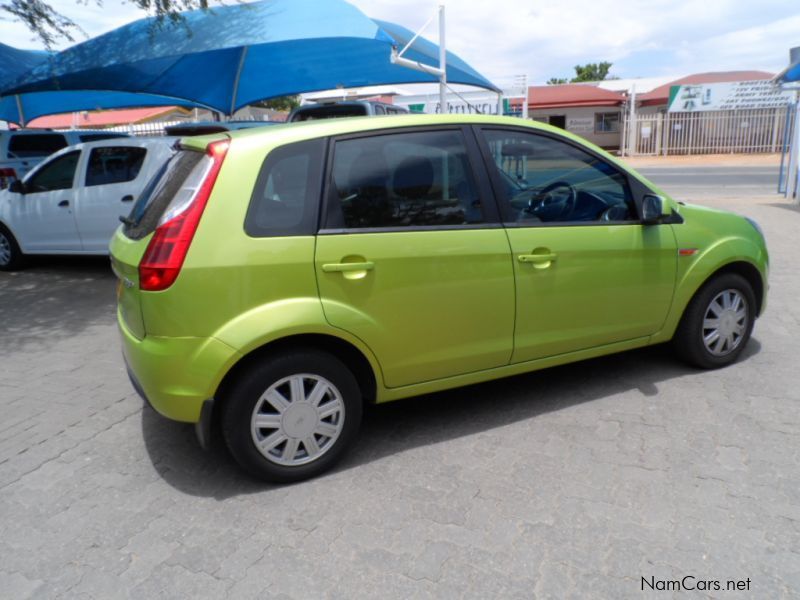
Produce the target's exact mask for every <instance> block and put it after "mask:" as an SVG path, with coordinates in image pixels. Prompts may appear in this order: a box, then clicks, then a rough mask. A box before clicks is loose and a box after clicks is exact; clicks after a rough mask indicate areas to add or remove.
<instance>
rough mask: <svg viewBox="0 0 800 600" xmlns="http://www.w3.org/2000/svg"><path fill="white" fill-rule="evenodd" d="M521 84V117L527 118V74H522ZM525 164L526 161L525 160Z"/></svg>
mask: <svg viewBox="0 0 800 600" xmlns="http://www.w3.org/2000/svg"><path fill="white" fill-rule="evenodd" d="M522 86H523V87H524V88H525V100H524V102H523V104H522V118H523V119H525V120H526V121H527V120H528V76H527V75H523V76H522ZM526 164H527V161H526Z"/></svg>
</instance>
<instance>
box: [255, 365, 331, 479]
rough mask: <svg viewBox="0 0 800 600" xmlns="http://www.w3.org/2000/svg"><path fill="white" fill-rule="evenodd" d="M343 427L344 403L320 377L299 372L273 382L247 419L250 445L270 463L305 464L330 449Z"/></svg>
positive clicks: (285, 464)
mask: <svg viewBox="0 0 800 600" xmlns="http://www.w3.org/2000/svg"><path fill="white" fill-rule="evenodd" d="M343 426H344V402H342V396H341V394H340V393H339V390H337V389H336V386H335V385H333V384H332V383H331V382H330V381H328V380H327V379H325V378H324V377H321V376H319V375H312V374H309V373H299V374H297V375H291V376H289V377H284V378H283V379H281V380H280V381H277V382H276V383H273V384H272V385H271V386H269V388H268V389H267V391H266V392H264V393H263V394H262V395H261V397H260V398H259V399H258V402H256V406H255V408H254V409H253V415H252V417H251V419H250V431H251V434H252V437H253V442H254V443H255V445H256V448H258V450H259V452H261V454H263V455H264V456H265V457H266V458H267V460H269V461H270V462H273V463H276V464H279V465H284V466H298V465H304V464H307V463H310V462H313V461H315V460H317V459H318V458H319V457H320V456H322V455H323V454H325V453H326V452H327V451H328V450H330V449H331V448H332V447H333V445H334V443H335V442H336V440H337V439H338V438H339V435H340V434H341V433H342V427H343Z"/></svg>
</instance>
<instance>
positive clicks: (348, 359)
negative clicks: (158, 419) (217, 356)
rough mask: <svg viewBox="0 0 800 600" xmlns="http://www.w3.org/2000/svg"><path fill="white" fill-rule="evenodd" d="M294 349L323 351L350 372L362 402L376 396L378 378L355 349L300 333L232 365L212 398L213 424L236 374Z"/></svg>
mask: <svg viewBox="0 0 800 600" xmlns="http://www.w3.org/2000/svg"><path fill="white" fill-rule="evenodd" d="M298 348H312V349H314V350H323V351H325V352H328V353H330V354H332V355H333V356H335V357H336V358H338V359H339V360H341V361H342V362H344V363H345V365H347V367H348V368H349V369H350V370H351V371H352V372H353V375H354V376H355V378H356V381H357V382H358V386H359V388H360V389H361V395H362V398H363V399H364V401H365V402H368V403H374V402H375V400H376V398H377V394H378V376H377V374H376V373H375V370H374V369H373V367H372V364H371V363H370V361H369V359H368V358H367V357H366V355H365V354H364V353H363V352H362V351H361V350H360V349H359V348H357V347H356V346H355V345H353V344H351V343H350V342H348V341H346V340H343V339H342V338H339V337H336V336H334V335H329V334H319V333H301V334H294V335H289V336H286V337H282V338H278V339H276V340H272V341H269V342H267V343H265V344H263V345H261V346H258V347H257V348H254V349H253V350H251V351H250V352H248V353H247V354H245V355H244V356H242V357H241V358H240V359H239V360H238V361H236V362H235V363H234V364H233V365H232V366H231V367H230V368H229V369H228V371H227V372H226V373H225V375H224V376H223V378H222V380H221V381H220V384H219V386H217V390H216V392H215V394H214V420H215V421H216V420H217V419H216V417H217V414H218V411H219V409H220V407H221V406H222V404H223V403H224V402H225V397H226V395H227V392H228V390H229V389H230V388H231V386H232V385H233V383H234V382H235V381H236V379H237V376H238V375H239V374H241V373H243V372H244V371H245V370H247V369H248V368H250V367H251V366H252V365H254V364H256V363H258V362H260V361H264V360H269V357H270V356H272V355H275V354H277V353H280V352H286V351H289V350H295V349H298Z"/></svg>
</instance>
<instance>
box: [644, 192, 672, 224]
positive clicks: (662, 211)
mask: <svg viewBox="0 0 800 600" xmlns="http://www.w3.org/2000/svg"><path fill="white" fill-rule="evenodd" d="M671 214H672V209H671V208H670V206H669V203H668V202H667V201H666V200H665V199H664V198H662V197H661V196H656V195H655V194H647V195H645V197H644V198H642V223H644V224H645V225H658V224H659V223H661V222H662V220H664V219H665V218H667V217H669V216H670V215H671Z"/></svg>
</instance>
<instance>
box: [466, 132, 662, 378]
mask: <svg viewBox="0 0 800 600" xmlns="http://www.w3.org/2000/svg"><path fill="white" fill-rule="evenodd" d="M481 132H482V140H481V147H482V150H483V154H484V157H485V158H486V161H487V164H488V165H489V167H490V170H491V176H492V180H493V186H494V188H495V192H496V194H497V195H498V196H499V200H500V210H501V212H502V213H503V215H504V221H505V224H506V230H507V232H508V238H509V241H510V244H511V251H512V255H513V264H514V272H515V277H516V298H517V311H516V325H515V336H514V355H513V358H512V362H515V363H516V362H523V361H527V360H533V359H537V358H543V357H546V356H554V355H557V354H563V353H566V352H573V351H577V350H582V349H587V348H592V347H596V346H602V345H605V344H612V343H615V342H623V341H628V340H635V339H637V338H643V337H646V336H649V335H651V334H653V333H655V332H656V331H658V330H659V329H660V328H661V326H662V324H663V323H664V320H665V319H666V316H667V312H668V310H669V306H670V303H671V301H672V293H673V287H674V282H675V273H676V267H677V258H678V256H677V249H676V242H675V237H674V235H673V232H672V229H671V226H670V225H667V224H664V225H643V224H642V223H641V221H640V219H639V216H638V210H637V204H636V194H641V193H642V192H641V191H640V190H639V189H638V187H636V189H634V188H632V185H631V181H630V180H629V178H628V176H627V175H626V174H625V173H623V172H622V171H620V170H619V169H618V168H617V167H615V166H614V165H612V164H611V163H610V162H608V161H606V160H604V159H603V158H602V157H601V156H599V155H596V154H594V153H592V152H589V151H588V150H586V149H584V148H582V147H580V146H579V145H578V144H577V143H576V142H572V141H568V140H566V139H564V138H561V137H560V136H556V135H555V134H553V135H546V134H544V133H542V134H539V133H536V132H528V131H524V130H520V129H493V128H490V127H484V128H481ZM491 168H493V169H491ZM636 185H637V186H641V184H638V183H637V184H636Z"/></svg>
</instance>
